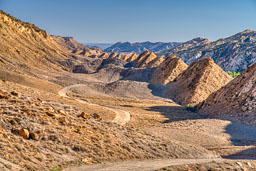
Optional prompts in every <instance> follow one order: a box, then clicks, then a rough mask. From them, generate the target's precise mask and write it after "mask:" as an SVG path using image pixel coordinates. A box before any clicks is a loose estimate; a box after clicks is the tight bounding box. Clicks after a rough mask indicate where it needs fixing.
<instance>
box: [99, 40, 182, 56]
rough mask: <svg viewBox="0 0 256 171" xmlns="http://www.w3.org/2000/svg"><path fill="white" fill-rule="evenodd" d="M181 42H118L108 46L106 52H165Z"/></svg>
mask: <svg viewBox="0 0 256 171" xmlns="http://www.w3.org/2000/svg"><path fill="white" fill-rule="evenodd" d="M179 44H181V43H178V42H169V43H164V42H155V43H152V42H141V43H140V42H137V43H130V42H117V43H116V44H114V45H112V46H110V47H108V48H106V49H105V50H104V51H105V52H118V53H120V52H135V53H137V54H139V53H142V52H144V51H145V50H148V51H150V52H158V53H159V52H163V51H166V50H170V49H173V48H174V47H176V46H177V45H179Z"/></svg>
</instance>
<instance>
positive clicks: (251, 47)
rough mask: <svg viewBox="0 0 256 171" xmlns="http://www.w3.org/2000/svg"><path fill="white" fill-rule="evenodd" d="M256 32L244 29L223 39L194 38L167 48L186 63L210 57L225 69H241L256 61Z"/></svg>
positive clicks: (169, 52) (170, 53)
mask: <svg viewBox="0 0 256 171" xmlns="http://www.w3.org/2000/svg"><path fill="white" fill-rule="evenodd" d="M255 44H256V32H255V31H251V30H245V31H243V32H240V33H237V34H235V35H233V36H230V37H228V38H225V39H219V40H217V41H213V42H210V41H209V40H207V39H202V38H196V39H193V40H191V41H188V42H185V43H183V44H181V45H179V46H177V47H175V48H174V49H171V50H168V53H167V54H166V55H167V56H169V55H177V56H178V57H180V58H181V59H182V60H184V61H185V62H186V63H187V64H190V63H192V62H194V61H198V60H201V59H202V58H205V57H211V58H213V60H214V61H215V62H216V63H217V64H218V65H219V66H220V67H221V68H222V69H224V70H225V71H243V70H245V69H247V68H248V67H249V66H250V65H252V64H253V63H255V62H256V53H255V51H256V47H255Z"/></svg>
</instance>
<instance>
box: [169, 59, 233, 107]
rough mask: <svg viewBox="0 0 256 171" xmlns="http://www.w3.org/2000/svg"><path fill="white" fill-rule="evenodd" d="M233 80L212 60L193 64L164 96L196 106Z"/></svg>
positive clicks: (170, 85)
mask: <svg viewBox="0 0 256 171" xmlns="http://www.w3.org/2000/svg"><path fill="white" fill-rule="evenodd" d="M231 80H232V78H231V77H230V76H229V75H228V74H227V73H225V72H224V71H223V70H222V69H221V68H220V67H219V66H218V65H216V64H215V63H214V61H213V60H212V59H211V58H204V59H202V60H200V61H198V62H193V63H192V64H191V65H189V67H188V68H187V69H186V70H185V71H184V72H183V73H182V74H181V75H180V76H179V77H177V78H176V79H175V80H173V82H171V83H169V84H168V85H167V86H168V88H167V90H165V92H164V95H165V96H167V97H171V98H173V99H174V100H175V101H177V102H178V103H180V104H182V105H185V106H195V105H196V104H198V103H200V102H201V101H203V100H205V99H206V98H207V97H208V96H209V95H210V94H211V93H213V92H215V91H217V90H218V89H219V88H221V87H222V86H224V85H226V84H227V83H228V82H229V81H231Z"/></svg>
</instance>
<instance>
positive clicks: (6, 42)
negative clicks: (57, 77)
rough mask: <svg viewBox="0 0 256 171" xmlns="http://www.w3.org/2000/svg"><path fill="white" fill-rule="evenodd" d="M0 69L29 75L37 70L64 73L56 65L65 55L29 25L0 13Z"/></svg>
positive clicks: (61, 49)
mask: <svg viewBox="0 0 256 171" xmlns="http://www.w3.org/2000/svg"><path fill="white" fill-rule="evenodd" d="M0 32H1V34H0V46H1V48H0V67H1V68H5V69H7V70H9V71H15V72H16V73H18V72H20V73H29V74H31V75H33V74H34V73H36V72H41V70H40V69H46V70H49V71H51V70H55V71H56V70H58V71H61V70H63V69H65V67H63V66H62V65H61V64H60V63H61V62H62V61H64V60H65V59H67V58H68V57H69V53H68V52H67V51H65V50H64V49H63V48H61V47H60V46H58V44H57V43H56V42H55V41H54V40H53V39H52V38H51V36H49V35H48V33H47V32H46V31H44V30H41V29H40V28H38V27H36V26H35V25H33V24H30V23H25V22H22V21H20V20H19V19H17V18H15V17H12V16H10V15H9V14H7V13H5V12H3V11H0Z"/></svg>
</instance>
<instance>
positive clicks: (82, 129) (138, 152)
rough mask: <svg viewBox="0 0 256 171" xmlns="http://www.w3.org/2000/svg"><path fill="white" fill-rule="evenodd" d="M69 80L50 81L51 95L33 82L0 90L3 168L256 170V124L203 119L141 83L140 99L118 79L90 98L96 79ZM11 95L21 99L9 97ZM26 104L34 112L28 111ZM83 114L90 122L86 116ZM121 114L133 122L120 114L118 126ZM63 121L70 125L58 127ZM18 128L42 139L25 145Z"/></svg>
mask: <svg viewBox="0 0 256 171" xmlns="http://www.w3.org/2000/svg"><path fill="white" fill-rule="evenodd" d="M60 76H61V77H67V76H66V75H61V74H60V75H58V78H59V77H60ZM70 76H72V77H73V78H74V79H73V80H72V79H71V80H69V81H67V82H66V84H63V82H64V81H63V79H56V78H57V77H51V79H52V80H51V82H52V83H49V84H48V87H47V90H45V89H44V88H45V86H44V88H38V86H37V85H34V84H36V83H30V84H29V85H26V83H24V84H23V85H21V84H17V83H13V82H11V81H1V84H0V87H1V89H2V90H3V91H4V92H7V93H8V94H10V97H9V98H8V99H2V100H1V110H2V111H3V115H2V116H1V118H0V121H1V122H0V123H1V126H2V127H3V132H2V133H0V136H1V138H0V148H1V149H5V150H1V151H0V155H1V156H2V157H1V158H0V170H1V169H2V170H16V169H31V170H33V169H34V170H38V169H42V170H45V169H57V168H59V169H61V168H66V170H72V169H73V170H79V169H80V170H92V169H93V170H129V169H130V170H131V169H132V170H154V169H161V168H162V167H165V166H170V167H168V168H167V167H165V169H169V170H172V169H173V168H174V167H175V168H178V167H180V168H183V166H184V167H185V166H189V167H190V168H194V167H195V168H196V167H199V166H200V167H201V166H202V167H203V166H204V167H205V168H208V166H209V167H210V166H213V165H214V164H212V162H213V163H221V164H219V165H222V163H224V164H225V163H226V164H227V163H232V164H231V165H232V167H233V165H236V166H238V167H242V166H244V165H246V163H247V162H249V163H250V164H249V165H250V166H249V165H248V164H247V165H246V166H248V167H251V168H255V165H254V161H251V160H254V159H255V157H256V155H255V154H256V153H255V151H256V148H255V145H256V144H255V142H256V127H254V126H248V125H244V124H240V123H234V122H231V121H228V120H221V119H211V118H205V117H203V116H200V115H199V114H197V113H195V112H193V111H192V110H190V109H188V108H185V107H183V106H180V105H178V104H176V103H175V102H173V101H172V100H170V99H165V98H161V97H158V96H155V95H154V93H152V94H151V95H150V96H149V95H148V93H149V92H150V91H151V90H150V89H146V88H147V86H146V85H145V84H144V83H139V82H136V86H138V85H141V87H142V88H138V89H136V91H135V93H136V96H139V95H141V97H143V98H137V97H135V95H134V94H126V95H125V96H123V97H122V96H120V95H119V94H120V91H121V90H122V89H123V86H124V85H125V86H126V84H128V85H133V84H134V82H130V81H125V82H123V81H121V83H120V84H117V86H116V85H115V87H114V88H113V89H112V90H111V91H110V89H104V88H103V89H102V88H99V89H96V88H95V89H94V91H97V92H92V91H90V92H88V87H87V86H88V85H89V89H91V88H90V84H91V82H92V81H91V80H90V79H89V80H90V81H89V82H88V79H87V78H86V75H85V76H84V77H80V76H79V75H70ZM85 78H86V79H85ZM88 78H89V76H88ZM76 79H77V80H80V81H77V80H76ZM81 79H85V80H82V81H81ZM94 81H95V80H94ZM54 82H55V83H56V82H58V84H53V83H54ZM81 83H83V86H72V85H76V84H81ZM99 83H100V84H102V83H101V82H97V81H96V84H99ZM94 84H95V82H94ZM60 85H62V86H60ZM70 86H72V87H70ZM119 86H120V87H119ZM65 87H67V88H65ZM63 88H64V89H63ZM49 89H50V90H49ZM119 89H120V91H119ZM60 90H62V91H60ZM12 91H15V92H17V93H18V96H14V95H11V92H12ZM112 91H115V93H116V94H115V93H112ZM87 92H88V93H87ZM94 93H95V94H94ZM143 93H144V94H143ZM145 97H146V98H145ZM24 106H25V107H26V108H27V109H29V110H31V112H32V113H34V114H31V113H30V112H29V113H26V111H24ZM49 106H51V107H50V108H49ZM61 110H62V111H63V110H65V111H66V112H64V114H63V112H60V111H61ZM22 111H23V112H22ZM49 111H53V113H54V114H53V115H54V116H51V115H48V114H47V113H49ZM83 111H84V112H85V113H86V114H87V116H88V118H83V117H81V115H80V114H81V113H82V112H83ZM124 112H125V113H126V114H125V115H126V116H127V117H128V115H129V119H127V117H126V116H125V115H124V116H122V115H120V116H121V117H120V118H121V119H120V118H119V121H118V122H113V120H114V121H115V120H116V117H117V116H118V114H120V113H124ZM95 114H96V115H95ZM63 117H64V118H66V119H67V120H68V121H67V123H62V122H60V118H63ZM20 119H21V120H22V121H20ZM124 120H125V122H124ZM21 128H26V129H28V130H29V131H31V132H37V133H38V134H39V136H40V138H39V139H38V140H33V139H31V138H30V139H23V138H22V137H21V136H19V135H18V133H17V131H18V130H19V129H21ZM232 159H238V160H243V161H239V162H240V163H241V162H242V166H240V164H237V161H233V160H232ZM249 160H250V161H249ZM207 163H208V164H207ZM244 163H245V164H244ZM184 164H185V165H184ZM190 164H192V165H190ZM80 165H82V166H80ZM172 165H175V166H172ZM178 165H180V166H178ZM206 165H207V167H206ZM234 167H235V166H234ZM174 170H175V169H174Z"/></svg>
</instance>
